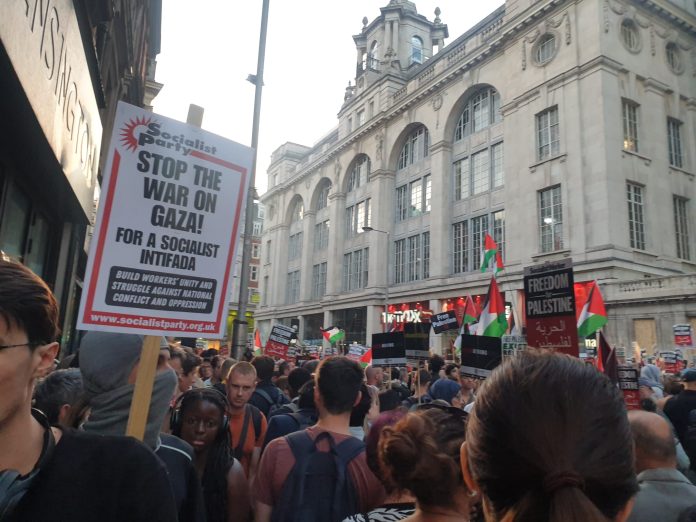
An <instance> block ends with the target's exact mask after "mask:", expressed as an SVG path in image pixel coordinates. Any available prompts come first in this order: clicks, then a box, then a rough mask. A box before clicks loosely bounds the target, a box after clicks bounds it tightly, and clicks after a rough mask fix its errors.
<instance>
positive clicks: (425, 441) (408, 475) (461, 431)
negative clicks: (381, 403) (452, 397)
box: [379, 404, 478, 522]
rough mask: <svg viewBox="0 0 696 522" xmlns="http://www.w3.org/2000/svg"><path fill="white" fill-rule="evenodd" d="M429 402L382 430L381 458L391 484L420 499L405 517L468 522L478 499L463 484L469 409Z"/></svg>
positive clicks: (426, 521)
mask: <svg viewBox="0 0 696 522" xmlns="http://www.w3.org/2000/svg"><path fill="white" fill-rule="evenodd" d="M426 406H428V407H429V408H428V409H419V410H417V411H415V412H413V413H409V414H408V415H407V416H406V417H404V418H403V419H401V420H400V421H399V422H398V423H397V424H396V425H394V426H387V427H385V428H384V429H383V431H382V435H381V438H380V441H379V458H380V461H381V464H382V468H383V469H384V471H385V475H386V477H387V483H388V484H389V483H391V484H394V485H395V487H396V488H398V489H399V490H401V491H410V492H411V493H412V494H413V496H414V497H415V498H416V510H415V513H414V514H413V515H412V516H410V517H408V518H407V519H406V520H409V521H414V522H430V521H440V520H464V521H467V520H469V517H470V514H471V512H472V510H473V509H474V504H475V503H476V501H477V500H478V499H477V497H476V494H475V493H472V492H471V491H470V490H468V489H467V487H466V485H465V484H464V480H463V477H462V471H461V468H460V466H459V448H460V446H461V445H462V443H463V442H464V437H465V433H466V414H465V413H464V412H463V411H462V410H455V409H454V408H451V407H443V408H439V407H433V405H432V404H429V405H426Z"/></svg>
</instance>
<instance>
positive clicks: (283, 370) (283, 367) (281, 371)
mask: <svg viewBox="0 0 696 522" xmlns="http://www.w3.org/2000/svg"><path fill="white" fill-rule="evenodd" d="M289 372H290V363H289V362H288V361H281V363H280V364H278V375H285V374H287V373H289Z"/></svg>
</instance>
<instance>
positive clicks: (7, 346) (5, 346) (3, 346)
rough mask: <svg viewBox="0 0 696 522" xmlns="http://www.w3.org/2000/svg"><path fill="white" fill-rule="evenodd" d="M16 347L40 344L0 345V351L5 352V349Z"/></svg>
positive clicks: (39, 344)
mask: <svg viewBox="0 0 696 522" xmlns="http://www.w3.org/2000/svg"><path fill="white" fill-rule="evenodd" d="M18 346H29V347H32V346H41V343H29V342H27V343H19V344H0V350H5V349H7V348H17V347H18Z"/></svg>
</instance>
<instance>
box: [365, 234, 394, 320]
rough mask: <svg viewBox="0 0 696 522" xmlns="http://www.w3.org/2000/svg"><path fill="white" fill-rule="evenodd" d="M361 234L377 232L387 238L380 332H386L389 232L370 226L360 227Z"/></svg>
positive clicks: (387, 317)
mask: <svg viewBox="0 0 696 522" xmlns="http://www.w3.org/2000/svg"><path fill="white" fill-rule="evenodd" d="M362 229H363V232H379V233H380V234H384V235H386V236H387V262H386V263H385V266H386V267H387V273H386V274H385V278H384V316H383V317H384V319H383V321H382V332H386V331H387V320H388V319H389V232H387V231H386V230H379V229H378V228H372V227H370V226H365V227H362Z"/></svg>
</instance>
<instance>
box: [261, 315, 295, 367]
mask: <svg viewBox="0 0 696 522" xmlns="http://www.w3.org/2000/svg"><path fill="white" fill-rule="evenodd" d="M295 335H297V334H296V333H295V329H294V328H291V327H290V326H285V325H284V324H274V325H273V328H271V335H269V336H268V341H266V347H265V348H264V354H265V355H269V356H271V357H273V356H275V357H280V358H281V359H284V360H286V361H289V360H290V359H292V357H294V355H295V353H294V350H293V353H292V354H291V353H290V340H291V339H293V338H294V336H295Z"/></svg>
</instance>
